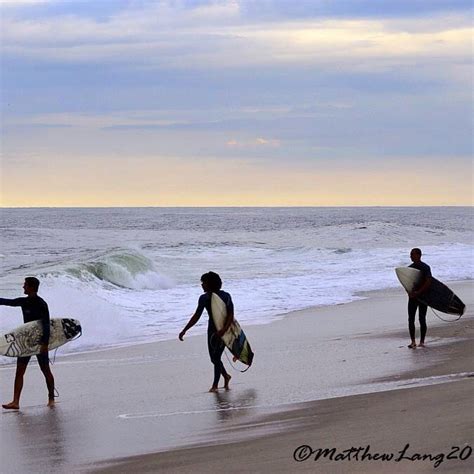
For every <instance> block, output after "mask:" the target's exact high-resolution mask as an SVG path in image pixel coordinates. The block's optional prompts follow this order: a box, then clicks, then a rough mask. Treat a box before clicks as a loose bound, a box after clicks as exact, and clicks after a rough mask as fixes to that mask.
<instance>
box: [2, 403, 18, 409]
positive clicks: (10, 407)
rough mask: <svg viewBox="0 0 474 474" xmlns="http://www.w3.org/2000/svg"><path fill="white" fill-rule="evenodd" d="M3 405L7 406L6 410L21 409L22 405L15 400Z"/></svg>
mask: <svg viewBox="0 0 474 474" xmlns="http://www.w3.org/2000/svg"><path fill="white" fill-rule="evenodd" d="M2 407H3V408H5V410H19V409H20V405H19V404H18V403H15V402H10V403H6V404H5V405H2Z"/></svg>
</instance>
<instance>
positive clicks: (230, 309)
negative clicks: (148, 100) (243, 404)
mask: <svg viewBox="0 0 474 474" xmlns="http://www.w3.org/2000/svg"><path fill="white" fill-rule="evenodd" d="M201 286H202V289H203V290H204V294H203V295H201V296H200V297H199V301H198V306H197V309H196V311H195V312H194V314H193V315H192V317H191V319H190V320H189V322H188V324H186V326H185V327H184V329H183V330H182V331H181V332H180V333H179V340H180V341H182V340H183V338H184V335H185V334H186V331H188V330H189V329H191V328H192V327H193V326H194V325H195V324H196V323H197V322H198V321H199V318H200V317H201V315H202V312H203V311H204V308H205V309H206V311H207V314H208V315H209V323H208V326H207V348H208V350H209V356H210V358H211V362H212V363H213V364H214V381H213V382H212V386H211V388H210V389H209V392H217V385H218V383H219V379H220V377H221V375H222V376H223V377H224V388H225V389H226V390H229V382H230V379H231V376H230V375H229V374H228V373H227V372H226V370H225V368H224V364H223V363H222V360H221V357H222V353H223V352H224V349H225V345H224V342H223V341H222V339H221V337H222V335H223V334H224V333H225V332H226V331H227V329H228V328H229V327H230V325H231V324H232V321H233V319H234V305H233V303H232V297H231V296H230V294H229V293H227V292H225V291H222V290H221V287H222V280H221V278H220V276H219V275H218V274H217V273H214V272H208V273H204V275H202V276H201ZM212 293H217V295H219V297H220V298H221V299H222V300H223V301H224V303H225V305H226V308H227V319H226V321H225V324H224V327H223V328H222V329H221V330H220V331H218V330H217V328H216V326H215V324H214V321H213V319H212V310H211V297H212Z"/></svg>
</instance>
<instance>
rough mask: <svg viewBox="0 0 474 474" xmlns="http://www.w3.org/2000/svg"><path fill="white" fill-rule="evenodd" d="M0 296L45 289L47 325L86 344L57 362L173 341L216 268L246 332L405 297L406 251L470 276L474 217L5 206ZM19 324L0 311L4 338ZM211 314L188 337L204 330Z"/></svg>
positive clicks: (15, 312)
mask: <svg viewBox="0 0 474 474" xmlns="http://www.w3.org/2000/svg"><path fill="white" fill-rule="evenodd" d="M0 213H1V256H0V262H1V266H2V272H1V276H0V296H1V297H6V298H14V297H18V296H22V285H23V279H24V277H25V276H37V277H38V278H39V279H40V280H41V287H40V292H39V293H40V295H41V296H42V297H43V298H44V299H45V300H46V301H47V302H48V304H49V308H50V313H51V316H52V317H73V318H76V319H79V320H80V321H81V322H82V325H83V336H82V337H81V338H80V339H78V340H77V341H75V342H74V343H73V344H67V345H65V346H63V347H62V348H60V349H59V350H60V352H61V353H67V352H77V351H87V350H93V349H101V348H106V347H110V346H116V345H125V344H134V343H138V342H146V341H155V340H163V339H172V338H176V337H177V334H178V333H179V331H180V330H181V329H182V327H183V326H184V325H185V324H186V322H187V321H188V319H189V317H190V316H191V315H192V314H193V312H194V310H195V308H196V304H197V300H198V298H199V296H200V294H201V291H202V290H201V287H200V276H201V274H202V273H205V272H207V271H209V270H213V271H215V272H218V273H219V274H220V275H221V277H222V280H223V282H224V284H223V289H224V290H226V291H228V292H230V293H231V294H232V297H233V300H234V306H235V315H236V317H237V319H238V320H239V321H240V322H241V324H242V325H243V326H244V327H245V325H248V324H265V323H269V322H271V321H273V320H275V319H277V318H281V317H282V315H283V314H285V313H287V312H289V311H293V310H299V309H304V308H307V307H312V306H319V305H336V304H341V303H347V302H350V301H353V300H356V299H360V298H362V297H363V296H362V295H361V294H360V293H361V292H365V291H370V290H379V289H385V288H392V287H399V283H398V280H397V278H396V276H395V272H394V270H393V269H394V268H395V267H397V266H404V265H409V264H410V263H411V262H410V259H409V251H410V249H411V248H412V247H421V248H422V250H423V253H424V257H423V260H424V261H425V262H426V263H428V264H429V265H430V266H431V268H432V272H433V275H434V276H435V277H436V278H438V279H440V280H443V281H454V280H465V279H472V278H473V269H474V253H473V249H474V245H473V212H472V208H470V207H469V208H468V207H433V208H427V207H422V208H380V207H374V208H339V207H338V208H87V209H85V208H84V209H83V208H48V209H2V210H1V211H0ZM21 322H22V317H21V310H20V309H19V308H8V307H0V330H1V332H2V333H3V332H6V331H7V330H9V329H12V328H14V327H16V326H18V325H19V324H21ZM206 327H207V315H206V314H204V315H203V317H202V318H201V321H200V323H199V324H198V326H195V327H194V328H193V329H192V330H191V331H190V332H189V333H188V334H189V335H192V334H198V333H203V332H205V331H206Z"/></svg>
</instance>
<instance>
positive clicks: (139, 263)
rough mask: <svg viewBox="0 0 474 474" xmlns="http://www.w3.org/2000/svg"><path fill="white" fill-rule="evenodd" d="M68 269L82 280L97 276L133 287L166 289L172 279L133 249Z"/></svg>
mask: <svg viewBox="0 0 474 474" xmlns="http://www.w3.org/2000/svg"><path fill="white" fill-rule="evenodd" d="M68 273H69V274H71V275H73V276H75V277H77V278H80V279H83V280H84V279H85V280H91V279H97V280H101V281H103V282H105V283H109V284H112V285H115V286H119V287H122V288H129V289H132V290H156V289H168V288H171V287H172V286H173V281H172V280H171V279H170V278H168V277H166V276H164V275H161V274H160V273H158V272H157V270H156V268H155V266H154V264H153V262H152V261H151V260H150V259H149V258H147V257H145V256H144V255H141V254H139V253H135V252H128V251H126V252H116V253H110V254H107V255H104V256H102V257H99V258H97V259H94V260H92V261H89V262H86V263H82V264H79V265H78V266H77V267H75V268H72V269H69V270H68Z"/></svg>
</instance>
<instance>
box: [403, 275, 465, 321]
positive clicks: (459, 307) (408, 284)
mask: <svg viewBox="0 0 474 474" xmlns="http://www.w3.org/2000/svg"><path fill="white" fill-rule="evenodd" d="M395 273H396V274H397V277H398V279H399V280H400V283H401V284H402V286H403V288H405V290H407V292H408V293H411V292H412V291H413V289H414V288H415V287H416V285H417V284H418V282H419V281H420V279H421V277H422V273H421V272H420V270H417V269H416V268H413V267H399V268H395ZM416 299H417V300H418V301H421V302H422V303H424V304H426V305H427V306H431V307H432V308H434V309H437V310H438V311H442V312H443V313H448V314H459V315H460V316H462V315H463V314H464V311H465V309H466V305H465V304H464V303H463V302H462V301H461V299H460V298H459V297H458V296H457V295H455V294H454V292H453V291H452V290H451V289H450V288H448V287H447V286H446V285H445V284H444V283H442V282H440V281H439V280H437V279H436V278H433V277H431V284H430V286H429V287H428V288H427V289H426V290H425V291H424V292H423V293H422V294H421V295H420V296H418V297H417V298H416Z"/></svg>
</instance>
